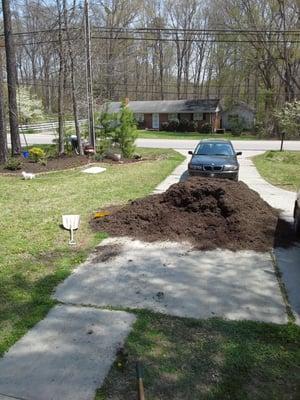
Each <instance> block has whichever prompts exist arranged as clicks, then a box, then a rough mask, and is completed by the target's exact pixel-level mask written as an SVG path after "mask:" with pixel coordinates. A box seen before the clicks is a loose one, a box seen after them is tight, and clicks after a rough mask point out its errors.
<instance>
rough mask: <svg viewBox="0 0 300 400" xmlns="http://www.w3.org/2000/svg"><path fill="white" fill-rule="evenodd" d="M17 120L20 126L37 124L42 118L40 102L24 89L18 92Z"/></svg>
mask: <svg viewBox="0 0 300 400" xmlns="http://www.w3.org/2000/svg"><path fill="white" fill-rule="evenodd" d="M18 105H19V120H20V123H22V124H30V123H33V122H38V121H40V120H42V119H43V118H44V107H43V103H42V100H40V99H38V98H37V96H36V95H31V94H30V91H29V90H28V89H26V88H24V87H21V88H19V90H18Z"/></svg>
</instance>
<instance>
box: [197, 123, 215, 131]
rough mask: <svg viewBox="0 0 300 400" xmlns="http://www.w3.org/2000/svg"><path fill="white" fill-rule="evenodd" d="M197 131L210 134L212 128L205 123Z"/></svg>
mask: <svg viewBox="0 0 300 400" xmlns="http://www.w3.org/2000/svg"><path fill="white" fill-rule="evenodd" d="M198 130H199V132H201V133H211V132H212V126H211V124H209V123H208V122H205V123H204V124H202V125H200V127H199V129H198Z"/></svg>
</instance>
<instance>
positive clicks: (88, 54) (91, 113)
mask: <svg viewBox="0 0 300 400" xmlns="http://www.w3.org/2000/svg"><path fill="white" fill-rule="evenodd" d="M84 16H85V45H86V46H85V47H86V91H87V101H88V120H89V139H90V145H91V146H92V147H93V148H94V150H96V138H95V126H94V104H93V103H94V102H93V72H92V59H91V56H92V52H91V28H90V16H89V0H84Z"/></svg>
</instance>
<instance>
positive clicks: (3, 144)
mask: <svg viewBox="0 0 300 400" xmlns="http://www.w3.org/2000/svg"><path fill="white" fill-rule="evenodd" d="M2 47H4V43H2V42H1V40H0V164H4V163H6V161H7V135H6V126H5V113H4V98H3V70H2Z"/></svg>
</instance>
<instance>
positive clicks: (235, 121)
mask: <svg viewBox="0 0 300 400" xmlns="http://www.w3.org/2000/svg"><path fill="white" fill-rule="evenodd" d="M244 126H245V123H244V119H243V118H241V117H239V116H238V115H237V116H234V118H231V119H229V127H230V130H231V132H232V134H233V136H241V134H242V132H243V130H244Z"/></svg>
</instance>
